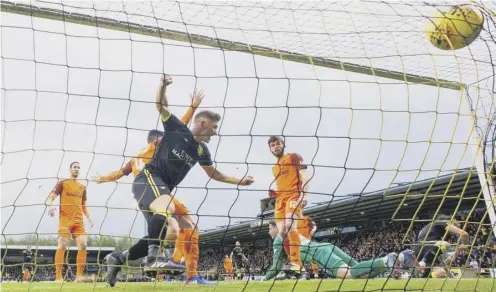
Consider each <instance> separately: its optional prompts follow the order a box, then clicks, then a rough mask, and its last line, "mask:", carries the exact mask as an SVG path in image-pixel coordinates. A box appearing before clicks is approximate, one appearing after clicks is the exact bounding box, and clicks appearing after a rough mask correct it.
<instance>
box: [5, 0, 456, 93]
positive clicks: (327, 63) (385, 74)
mask: <svg viewBox="0 0 496 292" xmlns="http://www.w3.org/2000/svg"><path fill="white" fill-rule="evenodd" d="M1 11H2V12H6V13H12V14H19V15H25V16H32V17H38V18H45V19H50V20H57V21H65V22H70V23H75V24H80V25H86V26H93V27H100V28H104V29H111V30H117V31H124V32H129V33H134V34H139V35H146V36H152V37H158V38H162V39H168V40H173V41H179V42H186V43H191V44H196V45H201V46H207V47H213V48H219V49H222V50H227V51H236V52H243V53H251V54H254V55H259V56H264V57H269V58H277V59H282V60H285V61H292V62H297V63H303V64H311V65H314V66H319V67H325V68H331V69H337V70H344V71H349V72H354V73H360V74H366V75H372V76H376V77H382V78H388V79H393V80H399V81H404V82H408V83H416V84H423V85H428V86H436V87H442V88H447V89H453V90H462V89H463V88H464V87H465V84H463V83H459V82H454V81H449V80H444V79H437V78H432V77H426V76H421V75H415V74H408V73H405V72H399V71H392V70H385V69H381V68H373V67H369V66H363V65H357V64H353V63H349V62H342V61H337V60H333V59H329V58H323V57H315V56H308V55H304V54H301V53H296V52H290V51H284V50H274V49H271V48H269V47H264V46H256V45H250V44H246V43H241V42H233V41H229V40H225V39H220V38H211V37H208V36H204V35H199V34H189V33H186V32H182V31H177V30H167V29H163V28H159V27H153V26H149V25H141V24H138V23H132V22H125V21H119V20H116V19H112V18H105V17H93V16H91V15H87V14H81V13H72V12H66V11H63V10H60V9H53V8H41V7H37V6H33V5H29V4H18V3H13V2H10V1H1Z"/></svg>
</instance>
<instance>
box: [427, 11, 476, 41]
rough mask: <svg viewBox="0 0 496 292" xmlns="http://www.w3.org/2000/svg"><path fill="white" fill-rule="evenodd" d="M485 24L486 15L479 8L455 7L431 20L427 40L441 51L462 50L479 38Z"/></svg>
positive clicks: (439, 13)
mask: <svg viewBox="0 0 496 292" xmlns="http://www.w3.org/2000/svg"><path fill="white" fill-rule="evenodd" d="M483 24H484V15H483V14H482V12H481V11H480V10H479V9H478V8H477V7H475V6H473V5H460V6H455V7H452V8H451V9H449V10H448V11H447V12H445V13H443V12H438V13H437V15H435V16H433V17H431V18H430V19H429V24H428V25H427V29H426V34H427V39H428V40H429V41H430V42H431V43H432V44H433V45H434V46H435V47H437V48H439V49H441V50H457V49H461V48H464V47H466V46H468V45H470V44H471V43H472V42H473V41H474V40H475V39H476V38H477V37H478V36H479V34H480V32H481V30H482V27H483Z"/></svg>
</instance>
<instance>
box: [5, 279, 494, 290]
mask: <svg viewBox="0 0 496 292" xmlns="http://www.w3.org/2000/svg"><path fill="white" fill-rule="evenodd" d="M1 288H2V291H8V292H14V291H15V292H17V291H74V292H76V291H81V292H89V291H114V292H124V291H127V292H148V291H150V292H151V291H173V292H176V291H177V292H179V291H202V292H212V291H229V292H234V291H249V292H262V291H281V292H287V291H496V279H479V280H477V279H411V280H388V279H373V280H346V281H342V280H310V281H299V282H298V283H297V282H296V281H292V280H286V281H276V282H253V281H250V282H240V281H238V282H218V283H217V284H216V285H209V286H206V285H185V284H183V283H167V282H166V283H163V282H160V283H159V282H156V283H117V285H116V287H114V288H110V287H108V286H107V285H106V284H105V283H93V284H81V283H66V284H56V283H2V284H1Z"/></svg>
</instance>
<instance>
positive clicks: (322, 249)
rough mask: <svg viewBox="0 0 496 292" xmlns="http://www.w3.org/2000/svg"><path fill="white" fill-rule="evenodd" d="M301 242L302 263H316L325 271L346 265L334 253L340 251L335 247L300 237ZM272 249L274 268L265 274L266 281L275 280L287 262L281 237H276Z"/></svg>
mask: <svg viewBox="0 0 496 292" xmlns="http://www.w3.org/2000/svg"><path fill="white" fill-rule="evenodd" d="M300 241H301V247H300V259H301V262H302V263H304V264H310V263H312V262H316V263H317V264H318V265H319V267H320V268H323V269H333V268H335V267H340V266H342V265H345V264H346V263H345V262H344V261H343V259H342V258H341V257H339V256H338V255H336V254H335V253H334V252H337V251H338V249H337V248H336V247H335V246H334V245H332V244H329V243H318V242H312V241H310V240H308V239H306V238H305V237H303V236H300ZM272 248H273V250H274V256H273V259H272V266H271V267H270V268H269V270H268V271H267V274H265V280H270V279H272V278H274V277H275V276H276V275H277V273H279V272H280V271H281V268H282V265H283V263H284V262H285V261H286V254H285V253H284V246H283V242H282V239H281V237H280V236H276V238H275V239H274V242H273V243H272ZM348 257H349V256H348Z"/></svg>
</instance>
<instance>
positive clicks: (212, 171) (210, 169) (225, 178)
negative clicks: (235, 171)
mask: <svg viewBox="0 0 496 292" xmlns="http://www.w3.org/2000/svg"><path fill="white" fill-rule="evenodd" d="M202 168H203V170H204V171H205V173H206V174H207V175H208V177H210V178H211V179H213V180H216V181H220V182H223V183H228V184H233V185H242V186H248V185H251V184H252V183H253V182H254V180H253V177H251V176H246V177H244V178H241V179H240V178H236V177H232V176H229V175H226V174H224V173H222V172H220V171H218V170H217V169H216V167H215V166H213V165H202Z"/></svg>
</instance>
